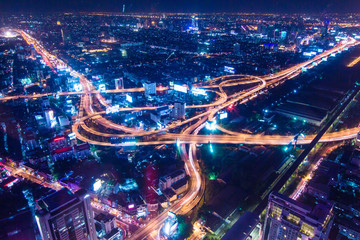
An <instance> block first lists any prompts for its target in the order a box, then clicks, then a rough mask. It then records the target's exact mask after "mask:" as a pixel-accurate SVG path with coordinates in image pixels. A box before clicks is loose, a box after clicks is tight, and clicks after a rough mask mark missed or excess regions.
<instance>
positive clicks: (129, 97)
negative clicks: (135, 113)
mask: <svg viewBox="0 0 360 240" xmlns="http://www.w3.org/2000/svg"><path fill="white" fill-rule="evenodd" d="M126 101H128V102H131V103H132V102H133V98H132V97H131V96H130V95H129V94H126Z"/></svg>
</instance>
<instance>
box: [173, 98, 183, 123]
mask: <svg viewBox="0 0 360 240" xmlns="http://www.w3.org/2000/svg"><path fill="white" fill-rule="evenodd" d="M185 108H186V104H185V103H180V102H176V103H175V104H174V108H173V110H172V116H173V118H175V119H184V118H185Z"/></svg>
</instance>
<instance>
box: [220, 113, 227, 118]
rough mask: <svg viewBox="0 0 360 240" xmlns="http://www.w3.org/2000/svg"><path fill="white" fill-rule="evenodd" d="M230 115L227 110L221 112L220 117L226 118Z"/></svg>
mask: <svg viewBox="0 0 360 240" xmlns="http://www.w3.org/2000/svg"><path fill="white" fill-rule="evenodd" d="M227 117H228V113H227V112H224V113H221V114H220V119H225V118H227Z"/></svg>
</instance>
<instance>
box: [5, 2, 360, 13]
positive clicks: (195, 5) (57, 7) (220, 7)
mask: <svg viewBox="0 0 360 240" xmlns="http://www.w3.org/2000/svg"><path fill="white" fill-rule="evenodd" d="M124 6H125V7H124ZM1 8H2V9H1V10H0V11H2V12H23V13H26V12H35V13H44V12H63V11H68V12H113V13H116V12H123V11H125V12H127V13H131V12H141V13H154V12H158V13H162V12H174V13H175V12H179V13H214V12H218V13H226V12H228V13H236V12H255V13H277V14H288V13H312V14H314V13H316V14H320V15H324V14H328V13H354V14H356V12H357V11H359V9H360V4H359V3H358V2H357V1H356V0H345V1H341V2H339V1H335V0H330V1H329V0H317V1H310V0H294V1H287V0H271V1H269V0H255V1H250V2H249V1H244V0H225V1H210V0H195V1H189V0H185V1H181V2H173V1H165V0H156V1H150V0H136V1H114V0H105V1H101V2H99V1H95V0H90V1H81V0H77V1H69V0H66V1H55V0H50V1H44V0H42V1H32V0H30V1H29V0H26V1H25V0H20V1H11V2H3V3H2V5H1Z"/></svg>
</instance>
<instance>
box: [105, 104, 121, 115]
mask: <svg viewBox="0 0 360 240" xmlns="http://www.w3.org/2000/svg"><path fill="white" fill-rule="evenodd" d="M117 112H119V105H115V106H110V107H106V114H109V113H117Z"/></svg>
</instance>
